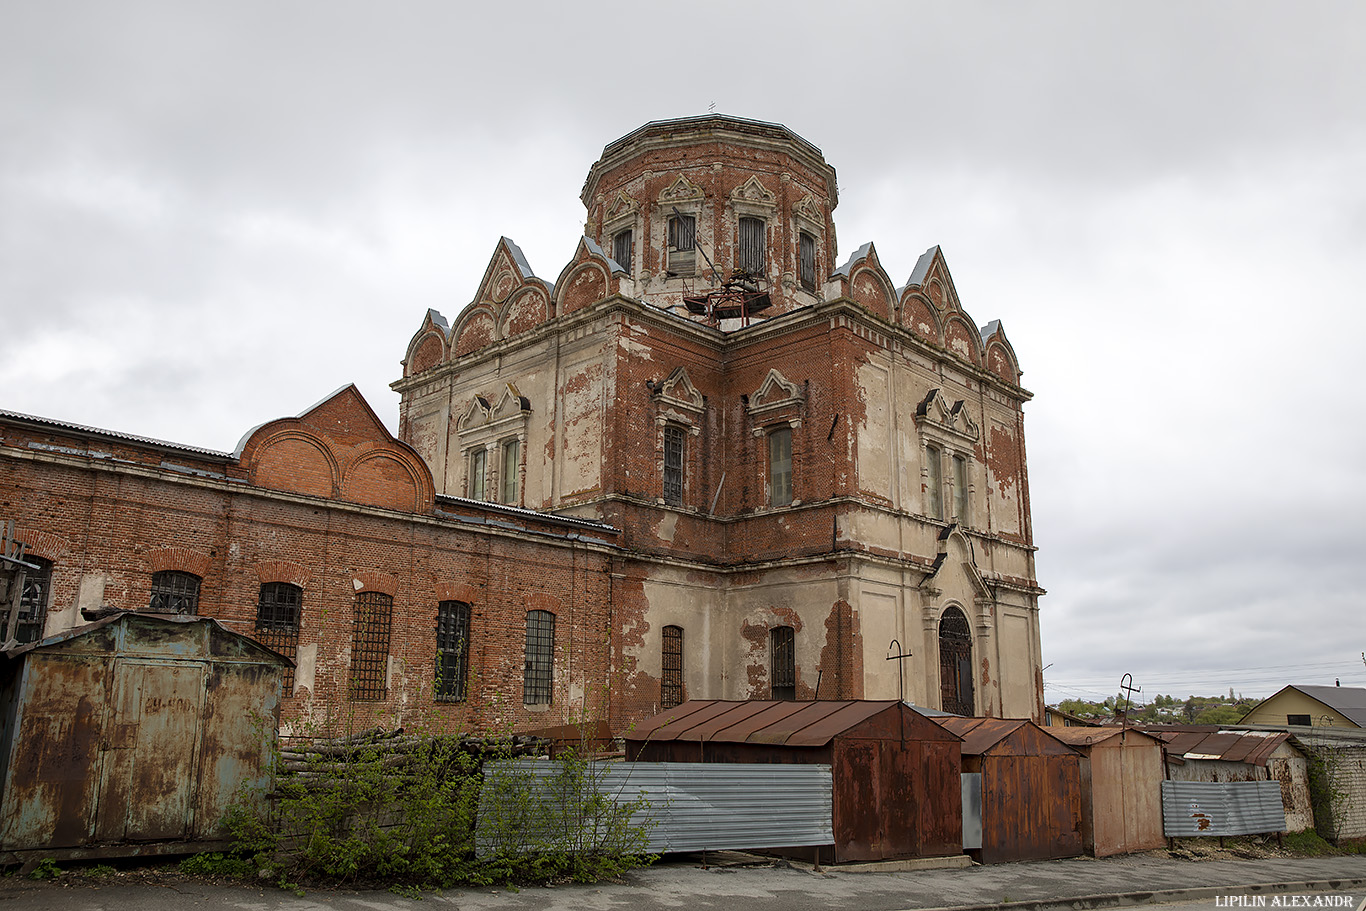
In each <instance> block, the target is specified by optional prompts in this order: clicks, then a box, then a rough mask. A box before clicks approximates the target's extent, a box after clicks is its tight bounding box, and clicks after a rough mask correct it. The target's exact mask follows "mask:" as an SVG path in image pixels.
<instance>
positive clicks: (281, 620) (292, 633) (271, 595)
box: [256, 582, 304, 696]
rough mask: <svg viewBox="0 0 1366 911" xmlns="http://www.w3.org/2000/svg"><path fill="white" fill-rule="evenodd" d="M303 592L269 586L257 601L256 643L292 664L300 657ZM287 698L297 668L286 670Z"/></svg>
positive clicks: (285, 586) (276, 584)
mask: <svg viewBox="0 0 1366 911" xmlns="http://www.w3.org/2000/svg"><path fill="white" fill-rule="evenodd" d="M303 602H304V590H303V589H302V588H300V587H299V586H297V585H291V584H290V583H288V582H267V583H266V584H264V585H262V586H261V593H260V595H259V596H258V598H257V601H256V641H257V642H259V643H261V644H262V645H264V646H265V647H266V648H268V649H272V650H274V651H277V652H279V653H280V654H281V655H284V656H285V657H286V658H288V659H289V660H290V661H294V660H295V659H296V658H298V655H299V624H300V621H301V620H302V616H301V615H302V612H303ZM284 688H285V695H286V696H288V695H289V694H290V693H292V692H293V691H294V668H292V667H291V668H285V672H284Z"/></svg>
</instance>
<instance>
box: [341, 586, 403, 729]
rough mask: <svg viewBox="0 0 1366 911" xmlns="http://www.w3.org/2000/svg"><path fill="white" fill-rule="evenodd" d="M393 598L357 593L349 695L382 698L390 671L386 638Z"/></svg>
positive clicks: (388, 631) (354, 697)
mask: <svg viewBox="0 0 1366 911" xmlns="http://www.w3.org/2000/svg"><path fill="white" fill-rule="evenodd" d="M393 614H394V599H393V598H391V597H389V596H388V595H386V594H384V593H383V592H360V593H359V594H357V595H356V620H355V625H354V626H353V627H352V636H351V686H350V690H351V698H352V699H355V700H357V701H362V702H364V701H371V700H379V699H383V698H384V697H385V695H386V687H385V684H386V679H385V678H386V677H387V676H388V670H389V637H390V634H391V631H392V624H393Z"/></svg>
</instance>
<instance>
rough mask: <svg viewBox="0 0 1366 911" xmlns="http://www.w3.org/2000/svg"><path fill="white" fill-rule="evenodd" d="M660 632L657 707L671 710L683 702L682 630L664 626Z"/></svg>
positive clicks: (679, 627)
mask: <svg viewBox="0 0 1366 911" xmlns="http://www.w3.org/2000/svg"><path fill="white" fill-rule="evenodd" d="M662 632H663V635H664V638H663V640H662V642H661V644H660V668H661V673H660V678H659V705H660V707H661V708H665V709H671V708H673V707H674V706H676V705H679V704H680V703H682V702H683V628H682V627H681V626H666V627H664V629H663V631H662Z"/></svg>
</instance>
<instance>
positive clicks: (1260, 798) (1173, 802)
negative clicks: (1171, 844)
mask: <svg viewBox="0 0 1366 911" xmlns="http://www.w3.org/2000/svg"><path fill="white" fill-rule="evenodd" d="M1283 831H1285V806H1284V804H1282V803H1281V783H1280V782H1279V781H1224V782H1212V781H1164V782H1162V834H1164V835H1167V836H1169V837H1171V836H1175V837H1187V836H1192V835H1250V834H1254V833H1259V832H1283Z"/></svg>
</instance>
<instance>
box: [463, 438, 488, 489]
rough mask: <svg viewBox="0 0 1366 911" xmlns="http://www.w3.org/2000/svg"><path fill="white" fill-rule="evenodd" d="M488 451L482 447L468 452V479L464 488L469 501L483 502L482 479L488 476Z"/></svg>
mask: <svg viewBox="0 0 1366 911" xmlns="http://www.w3.org/2000/svg"><path fill="white" fill-rule="evenodd" d="M488 458H489V454H488V450H486V449H485V448H484V447H483V446H480V447H479V448H478V449H472V450H470V479H469V484H467V485H466V488H467V489H468V491H469V498H470V499H471V500H483V499H485V497H484V490H485V488H484V478H485V477H486V476H487V474H488V471H487V469H488Z"/></svg>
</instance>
